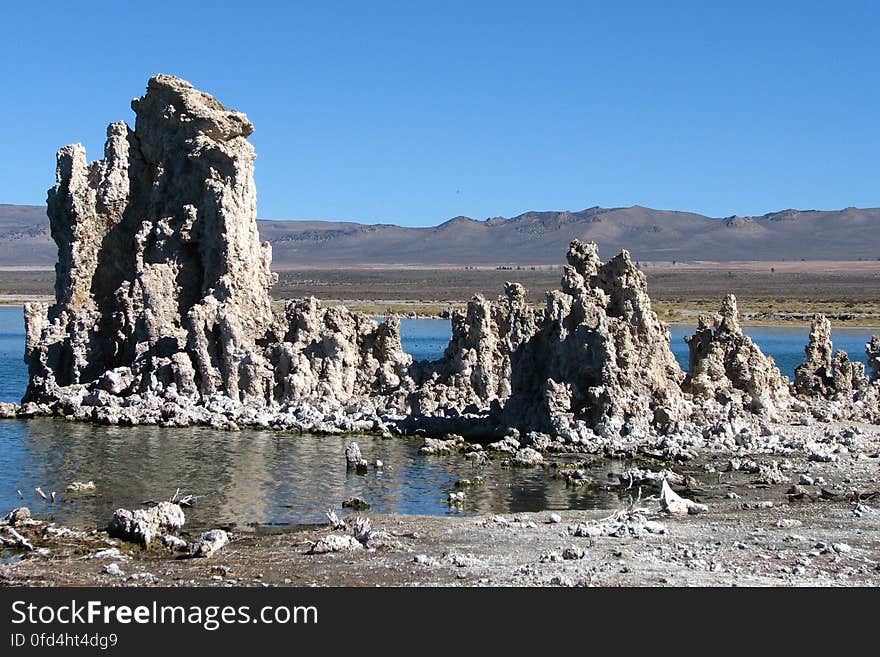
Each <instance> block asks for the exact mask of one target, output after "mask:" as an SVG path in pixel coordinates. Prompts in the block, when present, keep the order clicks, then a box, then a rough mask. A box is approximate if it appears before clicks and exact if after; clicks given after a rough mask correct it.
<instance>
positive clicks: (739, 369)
mask: <svg viewBox="0 0 880 657" xmlns="http://www.w3.org/2000/svg"><path fill="white" fill-rule="evenodd" d="M685 341H686V342H687V343H688V347H689V349H690V358H689V361H688V374H687V378H686V379H685V382H684V388H685V390H687V391H689V392H691V393H692V394H693V396H694V399H695V401H700V402H704V403H705V402H717V403H719V404H722V405H726V404H733V408H734V409H736V410H746V411H750V412H753V413H758V414H760V415H763V416H766V417H769V418H775V419H778V418H781V417H782V416H783V414H784V413H785V412H786V411H788V410H789V407H790V406H791V404H792V398H791V394H790V393H789V389H788V379H787V378H784V377H783V376H782V375H781V373H780V372H779V368H778V367H776V363H775V362H774V361H773V358H771V357H770V356H765V355H764V353H763V352H762V351H761V350H760V349H759V348H758V346H757V345H756V344H755V343H754V342H752V340H751V338H749V337H748V336H747V335H745V334H744V333H743V332H742V328H741V327H740V325H739V312H738V311H737V307H736V297H734V296H733V295H732V294H729V295H727V297H725V299H724V300H723V301H722V303H721V310H720V312H719V314H718V316H717V317H716V318H715V320H714V322H712V323H710V320H709V318H708V317H705V316H703V317H700V318H699V321H698V326H697V331H696V333H695V334H694V335H691V336H688V337H687V338H685Z"/></svg>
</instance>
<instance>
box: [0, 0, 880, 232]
mask: <svg viewBox="0 0 880 657" xmlns="http://www.w3.org/2000/svg"><path fill="white" fill-rule="evenodd" d="M720 4H722V3H716V2H668V3H667V2H644V3H639V2H629V3H625V2H607V3H588V2H585V1H583V2H553V1H549V0H545V1H542V2H528V3H518V2H513V1H510V2H498V3H493V2H476V1H470V2H440V1H439V0H438V1H434V2H399V3H389V2H380V1H378V0H376V1H370V2H365V1H361V2H329V1H328V2H309V3H305V2H295V1H294V2H277V3H275V2H260V1H258V0H252V1H249V2H242V1H240V0H239V1H236V2H228V3H227V2H212V3H207V2H198V3H196V2H192V3H184V2H164V1H156V2H149V3H144V2H69V1H67V2H39V3H37V2H6V3H3V7H2V10H0V11H2V16H3V27H2V28H0V67H2V91H0V95H2V96H0V125H2V126H3V130H2V132H0V153H2V157H0V202H5V203H42V202H44V200H45V194H46V189H47V188H48V187H50V186H51V185H52V183H53V182H54V153H55V151H56V150H57V149H58V148H59V147H60V146H62V145H64V144H67V143H72V142H77V141H78V142H81V143H83V144H85V145H86V148H87V149H88V152H89V158H90V159H95V158H98V157H100V156H101V154H102V144H103V138H104V129H105V127H106V124H108V123H109V122H111V121H115V120H118V119H125V120H127V121H129V123H130V124H131V123H132V121H133V118H134V117H133V113H132V112H131V110H130V108H129V104H128V103H129V99H130V98H132V97H134V96H139V95H141V94H143V92H144V87H145V84H146V81H147V78H148V77H149V76H150V75H152V74H154V73H157V72H164V73H172V74H175V75H179V76H181V77H184V78H186V79H188V80H190V81H191V82H192V83H193V84H195V85H196V86H197V87H199V88H201V89H204V90H205V91H208V92H210V93H213V94H214V95H216V96H217V97H218V98H219V99H220V100H221V101H223V102H224V103H225V104H226V105H227V106H230V107H233V108H235V109H239V110H242V111H244V112H246V113H247V114H248V116H249V117H250V118H251V120H252V121H253V122H254V124H255V125H256V132H255V133H254V135H253V137H252V141H253V143H254V145H255V147H256V149H257V154H258V160H257V173H256V177H257V185H258V194H259V215H260V217H262V218H273V219H281V218H285V219H288V218H289V219H345V220H359V221H366V222H377V221H384V222H393V223H401V224H408V225H432V224H436V223H439V222H441V221H443V220H445V219H448V218H450V217H452V216H455V215H460V214H463V215H468V216H471V217H474V218H477V219H485V218H487V217H489V216H496V215H504V216H512V215H515V214H518V213H520V212H524V211H527V210H548V209H554V210H563V209H570V210H579V209H583V208H585V207H589V206H593V205H602V206H626V205H634V204H641V205H646V206H651V207H657V208H664V209H682V210H692V211H697V212H701V213H705V214H709V215H713V216H726V215H730V214H742V215H745V214H762V213H764V212H768V211H773V210H779V209H783V208H788V207H796V208H802V209H804V208H819V209H833V208H842V207H846V206H850V205H855V206H861V207H866V206H872V207H873V206H878V205H880V185H878V182H880V181H878V154H880V121H878V118H880V116H878V107H880V54H878V53H880V48H878V44H880V9H878V7H880V3H875V2H833V3H832V2H827V1H822V2H807V1H803V2H791V3H769V2H767V3H765V2H755V3H752V2H727V3H724V4H725V5H726V6H725V7H718V6H716V5H720ZM770 4H773V5H774V6H772V7H770V6H769V5H770ZM184 5H189V6H188V7H183V6H184Z"/></svg>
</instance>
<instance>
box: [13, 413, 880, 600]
mask: <svg viewBox="0 0 880 657" xmlns="http://www.w3.org/2000/svg"><path fill="white" fill-rule="evenodd" d="M853 429H856V430H858V431H861V433H853V434H852V437H851V439H850V440H849V441H848V442H849V447H846V446H845V445H844V442H846V441H845V440H844V441H837V442H836V443H834V444H833V445H832V444H831V443H828V442H826V443H817V444H826V445H828V446H829V447H830V449H829V450H828V451H827V453H824V454H823V453H821V452H820V451H818V450H813V451H804V450H796V451H795V450H785V449H781V450H777V451H776V453H749V452H748V451H747V450H728V451H720V450H719V451H717V452H715V453H711V454H705V455H701V456H700V457H698V458H697V459H694V460H692V461H689V462H687V463H679V464H676V465H672V466H671V467H670V465H669V464H668V463H662V462H660V461H653V462H652V461H650V460H645V461H644V462H643V463H642V464H641V466H640V468H641V473H640V472H638V471H633V472H632V473H631V474H632V475H633V476H631V477H627V476H623V477H621V476H620V473H619V472H617V473H615V474H614V475H613V477H608V478H605V479H601V478H599V479H589V480H583V481H578V480H577V478H576V477H572V481H573V484H572V485H579V486H605V487H608V488H613V489H616V490H617V492H618V495H619V500H620V505H619V507H618V508H616V509H607V510H595V511H562V512H549V511H544V512H537V513H522V514H516V515H510V514H507V515H503V516H502V515H494V516H493V515H481V516H477V517H449V516H446V517H441V516H401V515H381V514H372V513H370V511H369V510H361V511H357V512H352V513H351V515H350V516H349V519H348V525H347V526H342V525H341V524H340V525H339V526H338V527H337V528H336V529H334V528H333V527H331V526H330V525H329V524H327V525H322V526H300V527H296V528H290V529H279V528H268V527H265V526H242V527H238V526H236V527H226V528H225V529H229V530H230V534H229V535H230V538H231V541H230V543H229V544H228V545H225V546H223V547H222V548H221V549H219V550H218V551H217V552H216V553H215V554H214V555H213V556H211V557H209V558H193V557H191V556H190V554H189V553H175V552H173V551H172V548H170V547H165V546H164V545H163V544H162V543H161V542H155V541H154V542H153V544H151V545H150V547H149V549H144V548H143V547H141V546H139V545H137V544H135V543H130V542H126V541H124V540H120V539H118V538H111V537H110V536H109V535H107V534H106V533H104V532H96V531H85V532H77V531H75V530H74V531H70V530H64V529H59V528H53V527H51V526H50V525H46V524H37V523H34V524H29V523H21V522H19V523H18V524H16V528H17V531H19V532H20V534H21V535H22V536H24V537H26V538H27V539H28V540H29V541H30V543H31V544H32V546H33V547H34V550H32V551H21V550H18V549H13V548H7V551H6V552H5V553H4V557H5V561H6V563H4V564H3V565H2V566H0V584H3V585H6V586H17V585H27V586H62V585H97V586H286V585H291V586H306V585H320V586H373V585H380V586H447V585H448V586H482V585H489V586H578V585H593V586H646V585H650V586H694V585H699V586H731V585H738V586H778V585H784V586H800V585H805V586H817V585H819V586H877V585H880V493H878V490H880V458H878V456H880V437H878V432H877V430H876V428H874V427H867V426H854V425H846V426H836V425H825V426H823V427H821V428H818V429H817V428H815V427H811V428H806V427H804V428H799V427H792V428H791V429H790V430H791V431H792V432H793V433H800V434H803V435H805V436H807V437H809V438H814V439H815V440H816V441H821V440H822V438H823V437H824V436H826V435H827V433H828V432H829V431H830V432H832V433H833V432H838V431H839V432H840V435H841V436H842V435H845V434H846V433H847V432H851V431H852V430H853ZM426 458H443V456H436V455H435V456H426ZM546 460H547V463H546V464H545V465H544V466H534V467H539V468H540V467H543V468H544V472H545V474H546V476H548V477H553V476H559V475H560V472H559V469H558V468H554V467H553V464H554V459H553V457H552V456H551V455H547V459H546ZM664 469H665V470H666V472H665V473H662V471H663V470H664ZM669 470H671V471H672V472H669ZM660 473H662V475H661V476H655V475H660ZM663 478H665V480H666V481H668V482H670V483H671V484H672V487H673V488H674V489H675V490H676V491H677V493H678V494H680V495H681V496H683V497H686V498H688V499H692V500H694V501H696V502H699V503H701V504H705V505H706V506H707V507H708V508H707V510H706V511H705V512H704V513H699V514H696V515H684V516H678V515H670V514H668V513H664V512H663V511H661V508H660V506H661V505H660V504H659V500H658V495H659V492H660V485H661V482H662V480H663ZM461 490H463V491H464V492H465V496H464V499H463V502H462V503H463V504H464V505H466V504H467V489H466V488H462V489H461ZM438 492H439V491H438ZM340 515H342V514H341V510H340ZM356 518H361V519H368V520H369V527H367V528H366V530H365V529H364V526H363V523H361V524H360V525H358V526H355V519H356ZM364 531H366V532H367V533H366V534H364ZM359 532H360V533H359ZM0 535H2V536H3V537H4V539H6V540H7V541H8V540H9V534H8V533H6V532H5V528H0ZM358 536H359V537H360V538H358ZM195 538H196V536H195V535H194V534H193V535H190V534H188V533H187V532H186V530H185V528H184V530H182V532H181V539H182V540H188V541H190V542H192V541H193V540H194V539H195ZM334 550H337V551H334Z"/></svg>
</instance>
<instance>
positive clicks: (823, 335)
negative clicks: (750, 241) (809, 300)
mask: <svg viewBox="0 0 880 657" xmlns="http://www.w3.org/2000/svg"><path fill="white" fill-rule="evenodd" d="M804 352H805V353H806V356H807V359H806V360H805V361H804V362H803V363H801V364H800V365H798V366H797V367H796V368H795V372H794V373H795V378H794V387H795V390H796V392H797V393H798V394H799V395H800V396H802V397H805V398H815V397H824V398H845V397H848V396H851V395H852V394H853V393H854V392H856V391H859V390H863V389H865V387H866V386H867V384H868V379H867V377H866V376H865V366H864V364H862V363H859V362H853V361H851V360H850V358H849V354H847V353H846V352H845V351H842V350H838V351H837V352H836V353H835V352H834V345H833V344H832V342H831V322H829V321H828V319H827V318H826V317H825V316H824V315H816V316H815V317H813V323H812V326H811V328H810V341H809V342H808V343H807V346H806V347H805V349H804ZM869 355H870V354H869Z"/></svg>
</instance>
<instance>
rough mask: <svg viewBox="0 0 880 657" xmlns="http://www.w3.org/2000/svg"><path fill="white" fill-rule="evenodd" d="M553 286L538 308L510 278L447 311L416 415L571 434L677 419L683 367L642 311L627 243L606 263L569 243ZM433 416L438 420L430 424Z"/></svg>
mask: <svg viewBox="0 0 880 657" xmlns="http://www.w3.org/2000/svg"><path fill="white" fill-rule="evenodd" d="M568 262H569V264H568V266H567V267H566V268H565V274H564V278H563V281H562V285H563V289H562V291H554V292H550V293H549V294H548V295H547V305H546V308H545V309H544V310H543V311H541V312H537V313H536V312H535V311H534V310H533V309H531V308H530V307H529V306H528V305H527V304H526V302H525V298H526V292H525V289H524V288H523V287H522V286H521V285H518V284H508V285H507V287H506V290H505V295H504V296H502V297H499V298H498V300H497V301H496V302H494V303H493V302H489V301H487V300H485V299H483V298H482V297H479V296H478V297H475V298H474V299H473V300H472V301H471V302H470V303H469V304H468V307H467V311H466V312H465V313H457V314H455V315H454V316H453V320H452V329H453V335H452V340H451V341H450V344H449V347H448V348H447V350H446V354H445V357H444V359H443V360H442V361H440V362H438V363H436V364H433V365H432V366H431V367H432V369H430V371H429V372H428V373H427V374H423V375H422V376H420V377H418V378H420V379H421V380H423V381H424V382H425V383H424V384H423V386H422V388H421V389H420V390H419V391H418V392H417V393H416V394H415V395H413V410H414V411H415V412H416V413H418V414H428V415H435V416H437V415H439V416H441V417H442V416H446V417H451V418H453V419H454V421H452V422H448V423H446V425H447V427H451V428H454V429H455V430H456V432H458V433H468V427H467V419H465V420H461V419H459V417H458V413H457V409H461V408H462V407H463V406H466V405H469V406H471V408H472V409H473V410H479V409H482V410H483V411H484V413H483V417H482V419H478V420H477V422H478V424H479V427H478V428H479V429H480V430H486V429H491V430H493V431H495V432H496V433H503V432H504V431H506V430H508V429H510V428H513V429H517V430H519V431H539V432H548V433H551V434H554V435H556V436H560V437H562V438H564V439H565V440H567V441H569V442H588V441H590V440H593V439H595V434H594V430H597V431H599V432H600V433H603V434H615V435H616V434H619V433H623V434H630V433H633V432H636V431H641V432H643V433H644V432H647V431H649V430H650V428H651V425H653V427H654V428H658V429H661V430H664V431H665V430H668V429H670V428H672V427H673V426H674V424H675V422H676V421H677V420H679V419H682V418H684V417H686V416H687V415H688V413H689V405H688V403H687V402H686V401H685V399H684V396H683V394H682V391H681V388H680V383H681V380H682V378H683V376H684V375H683V373H682V371H681V368H680V367H679V366H678V363H677V362H676V360H675V357H674V356H673V354H672V352H671V350H670V348H669V331H668V329H667V327H666V325H665V324H663V323H662V322H661V321H659V319H658V318H657V315H656V313H654V312H653V311H652V310H651V301H650V299H649V297H648V294H647V282H646V279H645V276H644V274H643V273H642V272H641V271H639V269H638V268H637V267H636V266H635V264H634V263H633V262H632V260H631V259H630V257H629V254H628V253H627V252H626V251H624V252H622V253H621V254H620V255H618V256H617V257H616V258H614V259H612V260H611V261H609V262H607V263H604V264H603V263H602V262H601V261H600V260H599V256H598V250H597V247H596V245H595V244H583V243H581V242H579V241H577V240H575V241H574V242H572V243H571V247H570V249H569V252H568ZM438 426H439V425H438Z"/></svg>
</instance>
